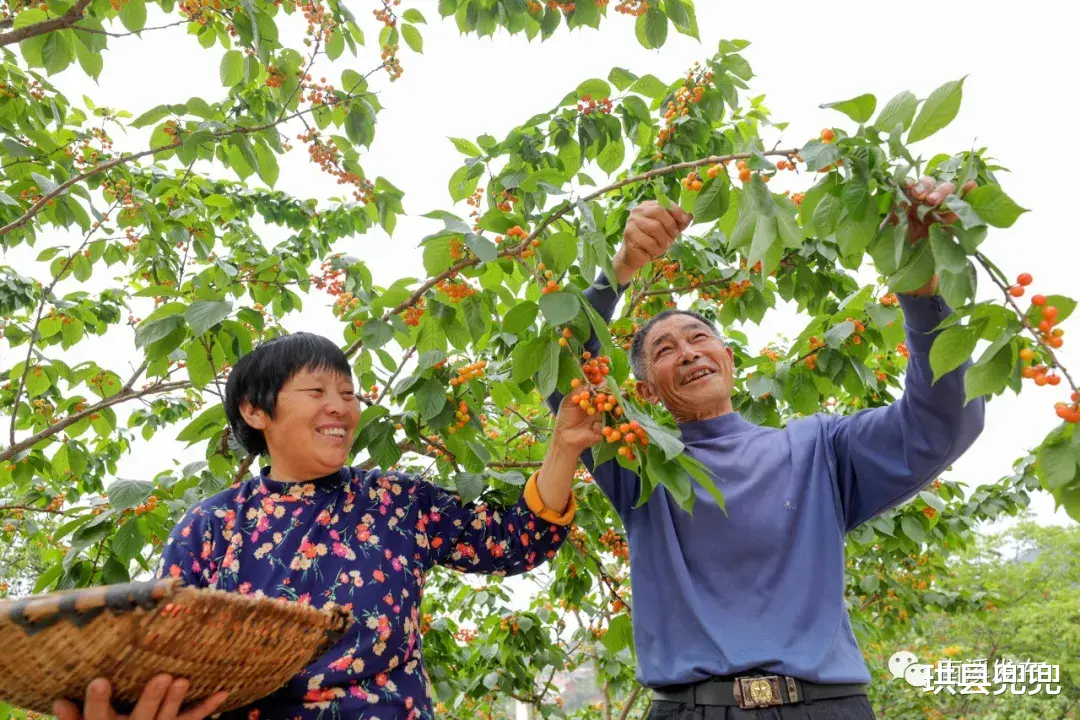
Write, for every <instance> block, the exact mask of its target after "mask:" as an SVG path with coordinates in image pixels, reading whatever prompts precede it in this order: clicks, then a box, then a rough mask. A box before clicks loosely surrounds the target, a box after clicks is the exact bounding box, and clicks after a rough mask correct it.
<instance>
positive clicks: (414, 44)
mask: <svg viewBox="0 0 1080 720" xmlns="http://www.w3.org/2000/svg"><path fill="white" fill-rule="evenodd" d="M401 36H402V37H403V38H405V44H406V45H408V46H409V47H410V48H411V49H412V51H413V52H415V53H419V54H421V55H423V54H424V38H422V37H421V36H420V31H419V30H417V29H416V28H415V27H414V26H412V25H410V24H409V23H403V24H402V25H401Z"/></svg>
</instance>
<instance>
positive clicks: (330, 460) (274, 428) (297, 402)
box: [241, 370, 360, 482]
mask: <svg viewBox="0 0 1080 720" xmlns="http://www.w3.org/2000/svg"><path fill="white" fill-rule="evenodd" d="M241 412H242V413H243V415H244V419H245V420H246V421H247V423H248V425H250V426H251V427H253V428H256V429H257V430H261V431H262V433H263V436H264V437H265V438H266V446H267V448H268V449H269V451H270V463H271V476H272V477H273V479H274V480H277V481H279V482H290V481H305V480H313V479H315V478H318V477H322V476H324V475H329V474H330V473H333V472H336V471H337V470H339V469H340V468H341V467H342V466H343V465H344V464H345V462H346V461H347V460H348V457H349V451H350V449H351V448H352V444H353V436H354V435H355V433H356V426H357V424H358V423H359V422H360V401H359V400H358V399H357V397H356V393H355V391H354V387H353V382H352V379H351V378H349V377H346V376H344V375H340V374H338V373H337V372H335V371H333V370H319V371H312V370H301V371H300V372H299V373H297V374H296V375H294V376H293V377H292V378H291V379H290V380H289V381H288V382H286V383H285V385H284V386H283V387H282V388H281V390H280V391H278V398H277V407H276V408H275V410H274V417H270V416H269V415H268V414H267V413H265V412H263V411H261V410H252V409H251V407H250V406H249V405H247V404H245V405H244V407H243V408H242V409H241Z"/></svg>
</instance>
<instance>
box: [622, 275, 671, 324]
mask: <svg viewBox="0 0 1080 720" xmlns="http://www.w3.org/2000/svg"><path fill="white" fill-rule="evenodd" d="M663 274H664V272H663V270H657V271H656V273H655V274H654V275H653V276H652V277H651V278H649V279H648V280H646V281H645V284H644V285H642V286H641V289H640V290H638V291H637V292H636V293H634V294H633V295H632V296H631V297H630V303H629V304H628V305H627V308H626V312H625V313H624V315H625V316H626V317H630V316H631V315H633V314H634V309H635V308H636V307H637V306H638V303H640V302H641V301H642V300H643V299H645V298H646V297H647V296H648V290H649V288H650V287H652V286H653V285H654V284H656V281H657V280H659V279H660V276H662V275H663Z"/></svg>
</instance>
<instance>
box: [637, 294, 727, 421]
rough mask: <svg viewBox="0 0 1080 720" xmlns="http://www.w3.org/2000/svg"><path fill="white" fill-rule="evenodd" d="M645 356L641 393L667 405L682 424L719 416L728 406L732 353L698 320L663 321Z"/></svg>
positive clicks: (651, 332) (654, 331) (654, 330)
mask: <svg viewBox="0 0 1080 720" xmlns="http://www.w3.org/2000/svg"><path fill="white" fill-rule="evenodd" d="M643 352H644V355H645V367H646V369H647V371H646V380H645V382H641V383H638V393H639V394H640V395H641V396H642V397H643V398H645V399H646V400H647V401H649V402H657V401H659V402H662V403H663V404H664V406H665V407H666V408H667V409H668V410H670V411H671V413H672V414H673V415H674V416H675V418H676V419H677V420H680V421H684V422H685V421H690V420H699V419H702V418H708V417H714V416H715V415H716V414H717V413H718V411H719V410H720V408H722V407H723V406H724V405H726V404H728V403H729V401H730V398H731V392H732V387H733V385H734V379H735V361H734V359H733V355H732V352H731V349H730V348H728V347H726V346H725V345H724V343H723V341H721V340H720V338H718V337H717V336H716V334H715V333H714V332H713V330H712V328H710V327H708V326H707V325H705V324H704V323H702V322H701V321H700V320H698V319H697V318H694V317H690V316H689V315H672V316H671V317H668V318H665V319H663V320H661V321H660V322H659V323H657V324H656V325H654V326H653V327H652V328H651V329H650V330H649V335H648V337H646V338H645V347H644V349H643Z"/></svg>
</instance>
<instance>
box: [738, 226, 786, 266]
mask: <svg viewBox="0 0 1080 720" xmlns="http://www.w3.org/2000/svg"><path fill="white" fill-rule="evenodd" d="M778 237H779V236H778V231H777V227H776V218H775V217H767V216H765V215H758V218H757V225H756V227H755V228H754V240H753V243H752V244H751V245H750V256H749V257H748V258H747V260H746V263H747V265H749V266H751V267H753V266H754V265H756V264H757V263H758V262H760V263H761V276H762V277H768V275H769V273H771V272H772V271H773V270H774V269H776V266H777V265H778V264H779V262H780V251H781V248H780V244H779V243H778V242H777V239H778Z"/></svg>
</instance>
